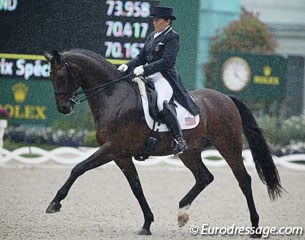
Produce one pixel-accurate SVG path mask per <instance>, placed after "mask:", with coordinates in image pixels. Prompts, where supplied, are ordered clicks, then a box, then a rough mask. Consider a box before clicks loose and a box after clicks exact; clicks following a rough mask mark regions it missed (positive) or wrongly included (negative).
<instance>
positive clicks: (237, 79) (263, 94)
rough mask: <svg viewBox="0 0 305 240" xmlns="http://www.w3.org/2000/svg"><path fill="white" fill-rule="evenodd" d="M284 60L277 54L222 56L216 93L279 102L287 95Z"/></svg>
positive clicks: (233, 53)
mask: <svg viewBox="0 0 305 240" xmlns="http://www.w3.org/2000/svg"><path fill="white" fill-rule="evenodd" d="M286 80H287V59H286V58H284V57H282V56H278V55H263V54H250V53H236V52H227V53H223V54H221V55H220V56H219V58H218V78H217V90H218V91H220V92H222V93H224V94H227V95H234V96H236V97H239V98H243V99H249V100H250V99H251V100H267V101H272V100H280V99H283V98H284V97H285V94H286Z"/></svg>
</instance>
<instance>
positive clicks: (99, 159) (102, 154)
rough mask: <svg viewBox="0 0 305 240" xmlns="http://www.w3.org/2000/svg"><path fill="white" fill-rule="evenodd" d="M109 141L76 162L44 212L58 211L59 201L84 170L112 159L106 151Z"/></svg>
mask: <svg viewBox="0 0 305 240" xmlns="http://www.w3.org/2000/svg"><path fill="white" fill-rule="evenodd" d="M110 145H111V144H110V143H108V144H107V143H106V144H104V145H103V146H102V147H101V148H100V149H99V150H98V151H96V152H95V153H94V154H92V155H91V156H90V157H89V158H87V159H86V160H84V161H82V162H80V163H78V164H77V165H76V166H75V167H74V168H73V169H72V171H71V174H70V176H69V178H68V179H67V181H66V182H65V183H64V185H63V186H62V187H61V188H60V189H59V190H58V192H57V194H56V196H55V197H54V199H53V200H52V201H51V203H50V205H49V206H48V208H47V210H46V212H47V213H55V212H58V211H59V210H60V208H61V204H60V201H61V200H63V199H65V197H66V196H67V194H68V192H69V190H70V188H71V187H72V184H73V183H74V182H75V180H76V179H77V178H78V177H79V176H81V175H82V174H84V173H85V172H86V171H88V170H90V169H93V168H96V167H99V166H101V165H103V164H106V163H108V162H110V161H112V160H113V158H112V155H111V154H109V153H108V149H109V146H110Z"/></svg>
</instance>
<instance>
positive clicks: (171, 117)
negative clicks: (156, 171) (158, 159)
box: [160, 101, 187, 155]
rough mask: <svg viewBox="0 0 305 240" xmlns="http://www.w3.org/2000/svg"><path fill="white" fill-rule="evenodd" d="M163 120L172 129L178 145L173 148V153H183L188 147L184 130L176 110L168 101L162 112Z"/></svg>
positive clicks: (165, 102)
mask: <svg viewBox="0 0 305 240" xmlns="http://www.w3.org/2000/svg"><path fill="white" fill-rule="evenodd" d="M160 115H161V117H162V120H163V121H164V123H165V124H166V125H167V126H168V128H169V129H170V130H171V133H172V134H173V136H174V138H175V141H176V145H175V146H174V148H173V153H174V154H175V155H177V154H179V153H182V152H183V151H184V150H186V149H187V145H186V141H185V140H184V138H183V134H182V130H181V127H180V124H179V122H178V119H177V116H176V113H175V111H174V110H173V109H172V108H171V106H170V105H169V104H168V102H167V101H164V103H163V110H162V111H161V112H160Z"/></svg>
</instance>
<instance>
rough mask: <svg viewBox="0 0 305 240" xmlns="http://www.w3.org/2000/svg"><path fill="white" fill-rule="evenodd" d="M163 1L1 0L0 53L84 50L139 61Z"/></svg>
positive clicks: (110, 57) (116, 60)
mask: <svg viewBox="0 0 305 240" xmlns="http://www.w3.org/2000/svg"><path fill="white" fill-rule="evenodd" d="M156 4H158V1H151V0H146V1H126V0H99V1H96V0H87V1H81V0H66V1H47V0H40V1H35V0H1V2H0V19H1V21H0V36H1V38H0V53H2V54H3V53H14V54H30V55H33V54H34V55H42V52H43V51H45V50H52V49H56V50H59V51H61V50H69V49H71V48H84V49H89V50H92V51H95V52H96V53H99V54H101V55H102V56H104V57H106V58H108V59H109V60H110V61H113V62H114V63H116V64H120V63H121V62H124V61H126V60H129V59H132V58H134V57H135V56H136V55H137V54H138V53H139V51H140V49H141V48H142V47H143V45H144V42H145V39H146V37H147V35H148V34H149V32H151V31H152V24H151V20H150V17H149V15H150V11H151V9H152V7H153V6H154V5H156Z"/></svg>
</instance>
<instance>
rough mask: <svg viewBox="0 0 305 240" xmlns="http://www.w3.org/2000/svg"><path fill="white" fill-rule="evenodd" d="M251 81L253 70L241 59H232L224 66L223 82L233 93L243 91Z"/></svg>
mask: <svg viewBox="0 0 305 240" xmlns="http://www.w3.org/2000/svg"><path fill="white" fill-rule="evenodd" d="M250 79H251V69H250V66H249V64H248V63H247V61H246V60H244V59H243V58H241V57H230V58H228V59H227V60H226V61H225V62H224V64H223V66H222V81H223V83H224V85H225V86H226V88H228V89H229V90H231V91H236V92H238V91H241V90H243V89H244V88H245V87H246V86H247V85H248V83H249V82H250Z"/></svg>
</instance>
